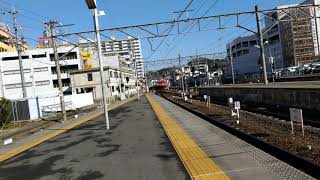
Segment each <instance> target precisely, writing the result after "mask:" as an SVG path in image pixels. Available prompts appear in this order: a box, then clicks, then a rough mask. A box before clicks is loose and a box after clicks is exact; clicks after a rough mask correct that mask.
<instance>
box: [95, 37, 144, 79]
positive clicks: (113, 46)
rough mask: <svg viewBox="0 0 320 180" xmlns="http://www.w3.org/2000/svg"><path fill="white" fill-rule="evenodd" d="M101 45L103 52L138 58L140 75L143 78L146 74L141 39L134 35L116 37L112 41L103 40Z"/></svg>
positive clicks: (138, 72)
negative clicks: (126, 37)
mask: <svg viewBox="0 0 320 180" xmlns="http://www.w3.org/2000/svg"><path fill="white" fill-rule="evenodd" d="M101 46H102V47H101V48H102V53H119V54H120V55H121V56H124V57H125V58H130V56H132V58H133V59H135V60H136V64H137V74H138V77H139V78H143V77H144V76H145V73H144V68H143V60H142V52H141V42H140V39H135V38H132V37H128V39H126V40H116V39H114V40H112V41H103V42H102V44H101Z"/></svg>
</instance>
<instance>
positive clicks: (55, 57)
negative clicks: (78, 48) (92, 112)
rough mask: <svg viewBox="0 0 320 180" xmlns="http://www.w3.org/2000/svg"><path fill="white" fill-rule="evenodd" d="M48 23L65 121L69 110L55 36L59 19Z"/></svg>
mask: <svg viewBox="0 0 320 180" xmlns="http://www.w3.org/2000/svg"><path fill="white" fill-rule="evenodd" d="M46 24H47V25H48V26H49V28H50V35H51V45H52V49H53V53H54V62H55V65H56V71H57V78H58V86H59V97H60V106H61V111H62V115H63V121H66V120H67V112H66V107H65V102H64V96H63V88H62V80H61V71H60V62H59V61H60V60H59V54H58V49H57V44H56V40H55V38H54V37H53V36H54V35H55V25H56V24H58V21H57V20H51V21H49V22H48V23H46Z"/></svg>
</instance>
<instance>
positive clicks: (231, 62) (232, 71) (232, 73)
mask: <svg viewBox="0 0 320 180" xmlns="http://www.w3.org/2000/svg"><path fill="white" fill-rule="evenodd" d="M229 57H230V65H231V75H232V84H235V80H234V69H233V55H232V49H231V44H229Z"/></svg>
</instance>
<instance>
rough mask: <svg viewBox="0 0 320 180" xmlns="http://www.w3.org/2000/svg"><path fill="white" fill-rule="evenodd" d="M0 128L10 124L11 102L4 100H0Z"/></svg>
mask: <svg viewBox="0 0 320 180" xmlns="http://www.w3.org/2000/svg"><path fill="white" fill-rule="evenodd" d="M0 108H1V110H0V127H2V126H3V125H4V124H6V123H9V122H10V120H11V119H10V117H9V116H10V115H11V102H10V101H9V100H7V99H5V98H1V99H0Z"/></svg>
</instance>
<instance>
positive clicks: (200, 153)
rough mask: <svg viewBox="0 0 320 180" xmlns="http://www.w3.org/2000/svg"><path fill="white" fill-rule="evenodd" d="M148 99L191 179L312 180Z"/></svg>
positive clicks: (164, 103)
mask: <svg viewBox="0 0 320 180" xmlns="http://www.w3.org/2000/svg"><path fill="white" fill-rule="evenodd" d="M148 99H149V101H150V103H151V105H152V107H153V109H154V111H155V113H156V114H157V117H158V118H159V120H160V122H161V124H162V126H163V127H164V130H165V131H166V133H167V135H168V137H169V139H170V140H171V143H172V144H173V146H174V147H175V149H176V151H177V153H178V155H179V157H180V159H181V160H182V162H183V164H184V165H185V167H186V169H187V171H188V172H189V174H190V177H191V178H192V179H237V180H239V179H264V180H267V179H270V180H271V179H272V180H274V179H313V178H312V177H310V176H308V175H307V174H305V173H303V172H301V171H299V170H297V169H295V168H294V167H292V166H290V165H288V164H286V163H284V162H282V161H280V160H278V159H276V158H274V157H273V156H271V155H269V154H267V153H265V152H263V151H262V150H259V149H257V148H255V147H254V146H252V145H250V144H248V143H246V142H244V141H242V140H240V139H239V138H237V137H235V136H233V135H231V134H229V133H227V132H225V131H224V130H221V129H219V128H218V127H216V126H214V125H212V124H210V123H209V122H207V121H205V120H203V119H201V118H199V117H197V116H195V115H193V114H191V113H190V112H188V111H186V110H184V109H182V108H180V107H178V106H176V105H174V104H172V103H171V102H169V101H167V100H165V99H163V98H161V97H159V96H156V95H150V96H148Z"/></svg>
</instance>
